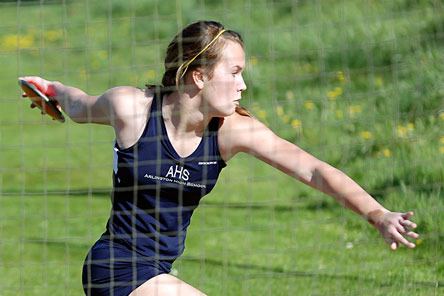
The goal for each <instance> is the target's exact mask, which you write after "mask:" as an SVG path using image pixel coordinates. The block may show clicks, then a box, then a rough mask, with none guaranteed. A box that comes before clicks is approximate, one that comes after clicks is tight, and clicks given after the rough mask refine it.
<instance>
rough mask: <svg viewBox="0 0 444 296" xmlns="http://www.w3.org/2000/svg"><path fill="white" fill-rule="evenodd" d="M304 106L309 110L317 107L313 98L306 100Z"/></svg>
mask: <svg viewBox="0 0 444 296" xmlns="http://www.w3.org/2000/svg"><path fill="white" fill-rule="evenodd" d="M304 107H305V109H307V110H313V109H314V107H315V104H314V103H313V101H312V100H306V101H305V102H304Z"/></svg>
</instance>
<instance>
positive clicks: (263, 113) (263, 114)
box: [257, 109, 267, 120]
mask: <svg viewBox="0 0 444 296" xmlns="http://www.w3.org/2000/svg"><path fill="white" fill-rule="evenodd" d="M257 117H259V119H261V120H266V119H267V111H265V110H262V109H259V110H258V111H257Z"/></svg>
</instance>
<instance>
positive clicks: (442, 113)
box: [439, 112, 444, 121]
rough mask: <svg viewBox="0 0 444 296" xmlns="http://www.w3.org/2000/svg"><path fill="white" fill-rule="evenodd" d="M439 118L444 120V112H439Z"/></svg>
mask: <svg viewBox="0 0 444 296" xmlns="http://www.w3.org/2000/svg"><path fill="white" fill-rule="evenodd" d="M439 119H441V120H442V121H444V112H441V113H439Z"/></svg>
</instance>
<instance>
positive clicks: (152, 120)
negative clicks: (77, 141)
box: [102, 95, 226, 262]
mask: <svg viewBox="0 0 444 296" xmlns="http://www.w3.org/2000/svg"><path fill="white" fill-rule="evenodd" d="M219 120H220V119H219V118H213V119H212V120H211V122H210V124H209V125H208V127H207V128H206V130H205V132H204V134H203V137H202V140H201V142H200V144H199V146H198V147H197V148H196V150H195V151H194V152H193V153H192V154H191V155H189V156H188V157H186V158H182V157H180V156H179V155H178V154H177V152H176V151H175V149H174V148H173V146H172V144H171V142H170V141H169V139H168V135H167V131H166V127H165V124H164V120H163V117H162V98H161V95H155V96H154V98H153V102H152V104H151V110H150V115H149V119H148V121H147V124H146V127H145V129H144V131H143V133H142V136H141V137H140V139H139V140H138V141H137V143H136V144H134V145H133V146H132V147H129V148H126V149H120V148H119V146H118V145H117V143H116V145H115V147H114V176H113V184H114V188H113V193H112V210H111V215H110V218H109V220H108V223H107V229H106V232H105V233H104V234H103V235H102V238H105V239H111V240H113V241H115V242H120V243H122V244H124V245H126V246H127V247H129V248H131V249H132V250H134V251H136V252H137V253H138V254H139V255H140V256H144V257H149V258H151V259H154V260H167V261H171V262H172V261H174V260H175V259H176V258H177V257H178V256H180V255H181V254H182V253H183V251H184V248H185V236H186V231H187V227H188V225H189V224H190V219H191V215H192V214H193V211H194V209H195V208H196V207H197V206H198V204H199V201H200V199H201V198H202V197H203V196H204V195H206V194H208V193H209V192H210V191H211V190H212V189H213V187H214V186H215V184H216V181H217V178H218V176H219V173H220V171H221V170H222V168H224V167H225V166H226V164H225V162H224V161H223V160H222V158H221V156H220V153H219V147H218V143H217V132H218V128H219ZM149 258H146V259H149Z"/></svg>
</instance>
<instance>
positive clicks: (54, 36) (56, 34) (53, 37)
mask: <svg viewBox="0 0 444 296" xmlns="http://www.w3.org/2000/svg"><path fill="white" fill-rule="evenodd" d="M62 36H63V32H62V30H50V31H47V32H45V39H46V40H47V41H49V42H55V41H58V40H60V39H62Z"/></svg>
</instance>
